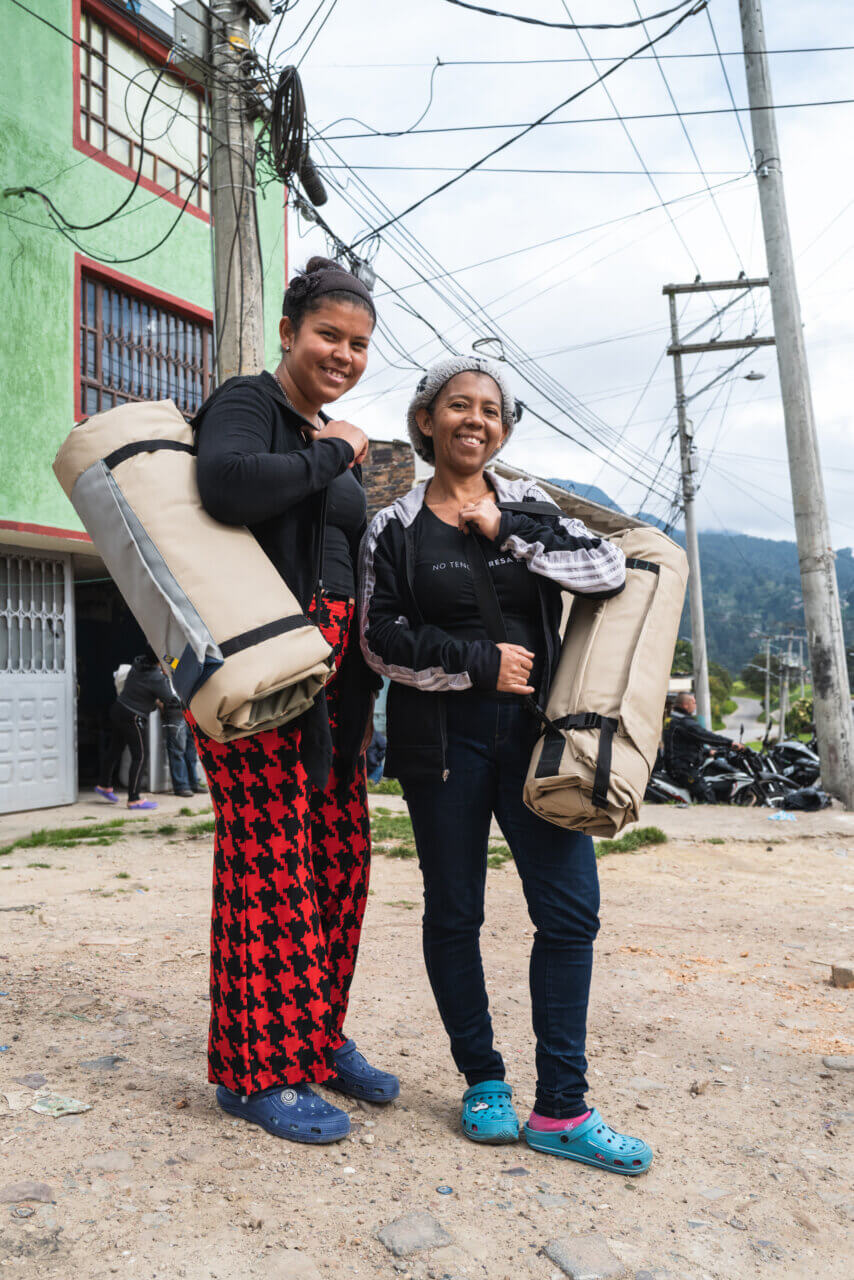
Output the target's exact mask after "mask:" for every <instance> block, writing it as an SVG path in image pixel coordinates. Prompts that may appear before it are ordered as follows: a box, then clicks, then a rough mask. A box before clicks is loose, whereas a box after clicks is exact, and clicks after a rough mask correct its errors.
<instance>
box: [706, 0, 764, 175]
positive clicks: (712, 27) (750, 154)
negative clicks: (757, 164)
mask: <svg viewBox="0 0 854 1280" xmlns="http://www.w3.org/2000/svg"><path fill="white" fill-rule="evenodd" d="M706 17H707V18H708V20H709V30H710V31H711V33H712V39H713V40H714V42H715V53H716V54H717V58H718V62H719V63H720V64H721V71H722V72H723V77H724V81H725V82H726V89H727V93H728V94H729V100H730V102H731V103H732V107H733V111H734V112H735V119H736V123H737V125H738V131H739V133H740V134H741V140H742V142H743V143H744V149H745V151H746V152H747V162H748V164H749V165H751V167H752V165H753V149H752V148H751V146H750V143H749V142H748V141H747V135H746V134H745V132H744V125H743V124H742V123H741V116H740V115H739V114H738V107H737V106H736V105H735V95H734V94H733V91H732V85H731V84H730V79H729V74H728V72H727V69H726V63H725V62H724V56H723V54H722V53H721V47H720V45H719V44H718V33H717V31H715V24H714V21H713V20H712V11H711V9H710V8H707V9H706Z"/></svg>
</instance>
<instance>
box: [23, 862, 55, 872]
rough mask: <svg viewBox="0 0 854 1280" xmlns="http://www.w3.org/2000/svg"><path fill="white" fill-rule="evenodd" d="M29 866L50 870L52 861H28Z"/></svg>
mask: <svg viewBox="0 0 854 1280" xmlns="http://www.w3.org/2000/svg"><path fill="white" fill-rule="evenodd" d="M27 866H28V867H29V868H43V869H44V870H45V871H49V870H50V863H49V862H28V863H27Z"/></svg>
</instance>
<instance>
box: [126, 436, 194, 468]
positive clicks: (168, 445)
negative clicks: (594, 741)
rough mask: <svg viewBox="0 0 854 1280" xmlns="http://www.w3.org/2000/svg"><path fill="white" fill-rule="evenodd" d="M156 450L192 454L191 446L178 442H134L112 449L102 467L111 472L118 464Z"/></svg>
mask: <svg viewBox="0 0 854 1280" xmlns="http://www.w3.org/2000/svg"><path fill="white" fill-rule="evenodd" d="M158 449H171V450H172V451H173V453H194V452H195V450H194V449H193V446H192V445H189V444H182V443H181V441H180V440H135V441H134V442H133V444H123V445H122V447H121V448H120V449H114V450H113V452H112V453H110V454H108V455H107V457H106V458H105V459H104V465H105V466H106V467H109V469H110V470H111V471H112V470H113V467H117V466H118V465H119V463H120V462H126V461H127V459H128V458H133V457H134V456H135V455H136V454H137V453H156V452H157V450H158Z"/></svg>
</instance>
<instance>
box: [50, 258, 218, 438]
mask: <svg viewBox="0 0 854 1280" xmlns="http://www.w3.org/2000/svg"><path fill="white" fill-rule="evenodd" d="M84 271H85V272H86V274H87V275H89V276H98V277H99V279H101V280H103V281H105V282H106V283H107V284H113V285H116V286H117V287H118V288H121V289H127V290H129V291H130V292H132V293H135V294H136V295H137V296H138V297H140V298H145V299H146V301H148V302H154V303H159V304H160V305H161V306H164V307H168V308H169V309H170V311H177V312H178V314H179V315H183V316H186V317H187V318H188V319H189V320H204V321H205V323H206V324H209V325H213V312H212V311H208V310H206V309H205V308H204V307H197V306H196V305H195V303H193V302H186V301H185V300H184V299H183V298H176V297H175V295H174V294H172V293H164V292H163V290H162V289H154V288H152V286H151V285H149V284H144V283H143V282H142V281H141V280H136V279H134V277H133V276H126V275H125V274H124V273H123V272H121V271H114V270H113V268H112V267H106V266H104V264H103V262H93V261H92V259H91V258H87V257H85V256H84V255H83V254H82V253H75V255H74V321H73V332H74V421H75V422H80V421H81V419H83V418H85V417H86V414H84V412H83V405H82V404H81V401H80V298H81V287H82V280H83V272H84Z"/></svg>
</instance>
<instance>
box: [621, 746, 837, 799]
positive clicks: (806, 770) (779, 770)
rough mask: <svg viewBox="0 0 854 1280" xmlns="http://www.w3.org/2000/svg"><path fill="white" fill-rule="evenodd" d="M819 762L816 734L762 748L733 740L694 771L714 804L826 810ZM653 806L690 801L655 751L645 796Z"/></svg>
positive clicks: (688, 794) (688, 793) (686, 793)
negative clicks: (744, 744)
mask: <svg viewBox="0 0 854 1280" xmlns="http://www.w3.org/2000/svg"><path fill="white" fill-rule="evenodd" d="M820 771H821V766H820V764H819V758H818V749H817V746H816V740H815V737H813V738H812V740H811V741H810V742H801V741H800V740H799V739H797V738H790V739H786V740H784V741H783V742H778V743H774V744H769V742H768V739H767V738H766V739H765V742H764V743H763V744H762V750H761V751H754V750H753V748H752V747H747V746H743V745H742V744H739V745H738V746H736V745H735V744H733V746H732V749H731V750H730V751H727V752H722V751H717V752H716V753H715V754H714V755H711V754H709V755H707V757H706V759H705V760H704V761H703V762H702V764H701V765H700V767H699V770H698V777H702V779H703V781H704V782H705V783H706V784H707V787H708V788H709V790H710V792H711V794H712V796H713V801H712V803H714V804H739V805H749V806H753V805H765V806H767V807H769V808H776V809H824V808H826V806H827V805H829V804H830V798H829V796H827V795H826V793H825V792H824V791H822V790H821V781H820ZM644 798H645V799H646V800H647V801H649V802H650V803H652V804H682V805H685V804H692V803H693V801H692V799H691V795H690V792H689V791H688V788H687V787H685V786H683V785H682V784H681V783H679V782H676V781H675V780H674V779H673V778H671V777H669V776H668V774H667V771H666V768H665V765H664V757H663V753H661V752H660V753H659V757H658V760H657V761H656V764H655V768H654V769H653V771H652V776H651V777H650V780H649V786H648V787H647V790H646V795H645V797H644Z"/></svg>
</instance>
